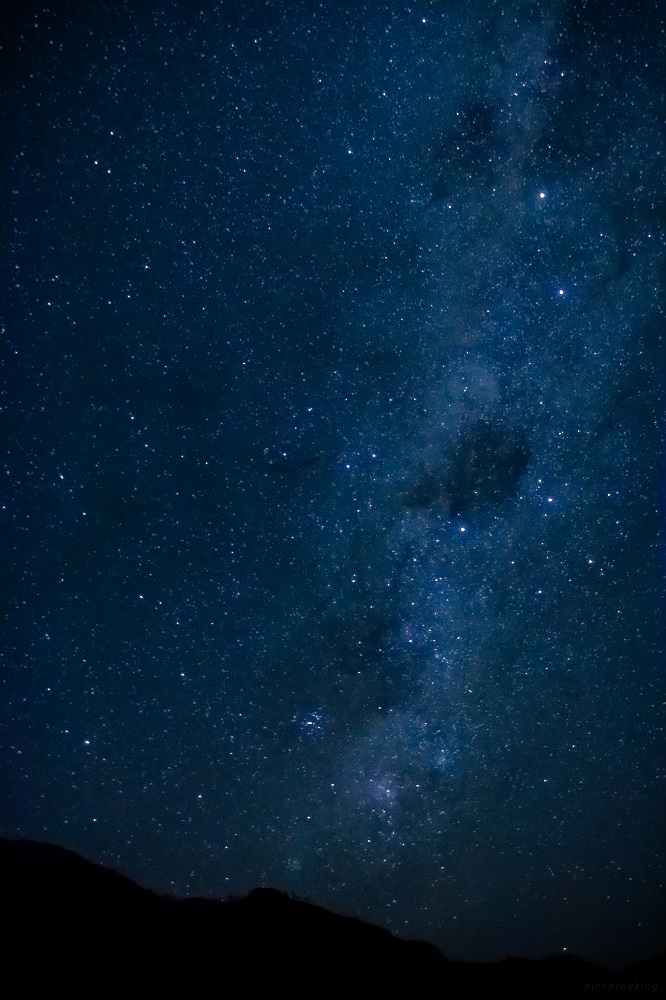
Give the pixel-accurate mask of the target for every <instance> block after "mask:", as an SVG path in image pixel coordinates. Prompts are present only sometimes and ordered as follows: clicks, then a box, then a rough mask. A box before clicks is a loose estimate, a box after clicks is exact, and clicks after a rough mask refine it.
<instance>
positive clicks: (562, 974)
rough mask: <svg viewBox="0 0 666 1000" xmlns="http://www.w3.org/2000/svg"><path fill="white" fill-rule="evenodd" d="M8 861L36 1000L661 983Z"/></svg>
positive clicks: (17, 941) (5, 872)
mask: <svg viewBox="0 0 666 1000" xmlns="http://www.w3.org/2000/svg"><path fill="white" fill-rule="evenodd" d="M0 859H1V868H2V871H1V875H2V901H3V907H4V920H3V925H4V927H5V932H4V935H3V937H4V941H3V943H4V946H5V947H4V950H3V951H4V962H3V965H4V970H3V971H4V980H5V983H10V982H13V983H15V984H18V983H20V984H21V991H22V992H25V993H26V994H28V995H30V994H31V993H33V992H34V990H35V988H40V987H41V988H45V989H47V988H48V989H49V990H52V989H53V988H57V987H61V988H66V989H68V990H70V991H71V990H72V989H76V990H83V989H86V990H89V991H94V994H99V992H100V990H101V991H103V992H105V993H106V992H108V991H109V990H111V989H114V990H115V989H123V990H128V991H130V992H131V993H133V994H134V993H135V992H136V990H139V989H141V990H147V991H150V993H149V994H148V995H152V996H155V995H159V994H158V993H157V992H156V991H161V990H164V991H165V992H166V993H167V995H172V994H173V995H175V993H176V992H180V991H183V993H184V995H189V996H196V995H200V994H201V995H203V993H204V992H207V991H208V990H212V989H220V990H230V989H231V990H233V991H234V992H233V993H232V994H231V995H244V994H243V993H241V992H240V991H244V992H245V991H247V995H249V996H254V995H259V994H258V993H257V992H256V991H258V990H263V989H267V990H268V989H270V990H279V991H280V992H281V993H283V994H284V995H285V996H289V997H299V996H303V997H305V996H315V995H325V996H326V995H336V994H338V993H339V994H340V995H343V996H344V993H343V992H342V991H347V993H348V994H350V995H351V996H356V995H360V992H361V991H363V992H364V993H365V992H366V991H368V992H367V993H366V995H369V996H376V995H379V992H378V991H379V990H384V991H386V993H387V994H388V995H389V996H408V995H415V994H414V991H415V990H426V989H427V990H428V995H433V996H441V997H446V996H458V995H460V996H462V995H466V996H467V995H469V994H470V991H483V992H482V993H480V995H486V996H487V995H489V993H488V991H495V990H498V989H501V990H507V991H510V992H512V993H513V994H514V995H516V994H517V993H519V994H521V995H523V994H524V995H528V994H529V995H533V996H539V997H544V996H553V997H555V996H557V997H562V996H564V995H566V992H567V991H571V990H575V991H576V992H577V991H578V990H584V991H595V992H596V990H595V985H594V984H596V983H600V984H601V983H607V984H608V983H613V984H614V989H622V986H621V984H622V983H626V984H627V986H628V984H629V983H631V984H632V992H633V991H634V990H635V989H636V984H640V986H639V988H640V992H648V993H650V992H653V991H654V990H655V988H656V989H658V988H659V986H660V985H661V984H662V982H663V979H662V973H663V968H664V961H665V956H664V955H661V956H657V957H655V958H653V959H650V960H648V961H646V962H642V963H640V964H639V965H636V966H633V967H632V968H630V969H626V970H622V971H621V972H618V971H613V972H609V971H607V970H604V969H602V968H600V967H599V966H596V965H593V964H592V963H590V962H586V961H584V960H583V959H580V958H575V957H573V956H560V957H557V958H548V959H543V960H541V961H532V960H527V959H505V960H504V961H503V962H496V963H490V964H484V965H477V964H474V963H469V962H451V961H449V960H448V959H446V958H445V957H444V956H443V955H442V954H441V953H440V952H439V951H438V949H437V948H435V947H434V945H431V944H427V943H425V942H422V941H403V940H400V939H399V938H396V937H394V936H393V935H392V934H391V933H389V931H387V930H383V929H381V928H379V927H376V926H374V925H373V924H368V923H365V922H363V921H362V920H357V919H355V918H351V917H342V916H339V915H337V914H335V913H331V912H329V911H328V910H325V909H323V908H321V907H319V906H315V905H313V904H311V903H308V902H305V901H303V900H298V899H293V898H291V897H290V896H288V895H287V894H286V893H283V892H278V891H277V890H275V889H255V890H253V891H252V892H251V893H249V895H247V896H246V897H245V898H244V899H230V900H227V901H226V902H218V901H214V900H207V899H186V900H176V899H170V898H168V897H165V896H160V895H157V894H156V893H153V892H151V891H149V890H147V889H142V888H141V887H140V886H138V885H136V884H135V883H134V882H132V881H131V880H130V879H128V878H125V876H123V875H119V874H118V873H117V872H114V871H111V870H109V869H107V868H103V867H101V866H100V865H96V864H92V863H91V862H89V861H86V860H84V859H83V858H81V857H79V855H77V854H74V853H73V852H71V851H67V850H64V849H63V848H61V847H56V846H54V845H51V844H40V843H35V842H33V841H28V840H0ZM586 984H588V985H587V986H586ZM627 986H625V990H626V988H627ZM601 988H602V987H601V986H599V987H597V990H598V989H601ZM606 989H607V990H608V986H607V987H606Z"/></svg>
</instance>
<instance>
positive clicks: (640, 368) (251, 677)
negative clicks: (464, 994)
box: [1, 0, 665, 963]
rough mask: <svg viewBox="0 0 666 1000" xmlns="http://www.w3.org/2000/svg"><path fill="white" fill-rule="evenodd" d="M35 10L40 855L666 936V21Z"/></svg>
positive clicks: (18, 821) (532, 948) (23, 811)
mask: <svg viewBox="0 0 666 1000" xmlns="http://www.w3.org/2000/svg"><path fill="white" fill-rule="evenodd" d="M12 11H13V15H12V17H10V18H8V19H7V23H6V26H5V27H4V29H3V31H4V36H3V47H4V48H5V50H6V52H8V54H9V58H8V60H7V64H6V68H5V69H4V71H3V73H4V76H3V80H4V86H5V91H6V94H7V95H8V96H7V100H6V106H5V108H4V110H3V112H2V115H3V126H4V134H5V136H6V137H7V138H6V142H5V149H4V153H3V157H2V163H3V177H4V180H5V183H4V185H3V188H4V191H5V194H4V196H3V216H4V220H5V231H6V233H7V236H6V239H5V253H4V255H3V260H2V265H1V266H2V269H3V276H4V287H5V289H6V295H5V302H4V307H3V321H2V328H3V339H4V345H5V365H4V370H5V373H6V380H5V397H4V398H5V403H4V413H5V425H6V438H7V441H8V451H7V462H6V467H7V475H6V477H5V478H6V482H5V498H6V499H5V501H4V503H3V506H4V511H3V532H4V551H5V553H6V554H7V558H6V563H7V565H8V568H9V572H8V573H6V574H5V580H4V586H3V589H4V597H5V607H6V608H7V609H8V626H7V631H6V637H7V638H6V650H7V654H8V655H7V666H6V668H5V673H4V689H3V690H4V695H3V700H2V709H3V715H2V721H3V726H2V733H3V735H2V743H1V747H2V771H3V775H4V777H3V792H4V806H3V817H4V819H3V831H4V833H6V834H9V835H12V836H16V835H21V836H28V837H34V838H37V839H42V840H51V841H54V842H57V843H60V844H62V845H63V846H65V847H68V848H72V849H74V850H78V851H80V852H82V853H83V854H85V855H86V856H87V857H90V858H92V859H94V860H97V861H100V862H103V863H106V864H110V865H113V866H114V867H117V868H119V869H120V870H122V871H124V872H125V873H127V874H129V875H131V876H132V877H133V878H135V879H137V880H138V881H140V882H142V883H143V884H145V885H149V886H151V887H153V888H155V889H158V890H161V891H169V892H175V893H178V894H203V895H213V896H225V895H226V894H228V893H242V892H245V891H247V890H249V889H250V888H252V887H253V886H255V885H257V884H270V885H274V886H276V887H278V888H282V889H285V890H288V891H290V892H295V893H296V894H298V895H300V896H307V897H308V898H310V899H312V900H313V901H315V902H317V903H321V904H322V905H325V906H329V907H332V908H334V909H336V910H338V911H340V912H344V913H349V914H354V915H358V916H362V917H364V918H365V919H369V920H372V921H375V922H377V923H380V924H382V925H383V926H388V927H390V928H391V929H392V930H394V931H395V932H397V933H400V934H405V935H408V936H418V937H422V938H425V939H428V940H430V941H433V942H434V943H436V944H437V945H438V946H439V947H441V948H442V950H443V951H444V952H445V953H446V954H447V955H449V956H451V957H454V958H470V959H490V958H497V957H502V956H503V955H506V954H519V955H526V956H539V955H543V954H548V953H558V952H560V951H562V949H564V948H566V949H567V950H568V951H570V952H576V953H578V954H582V955H584V956H586V957H588V958H592V959H596V960H599V961H603V962H611V963H623V962H624V963H628V962H629V961H633V960H637V959H639V958H643V957H645V956H647V955H649V954H651V953H653V952H655V951H657V950H658V949H659V948H661V947H662V946H663V927H662V924H661V920H660V915H661V913H662V912H663V887H662V883H661V879H662V874H663V860H664V857H663V844H664V842H665V840H664V832H665V831H664V825H663V816H664V804H665V803H664V780H663V779H664V772H663V760H664V756H663V751H664V745H663V702H664V689H663V671H662V667H663V631H662V624H661V621H662V618H663V614H662V612H663V562H660V550H659V545H658V538H659V512H660V508H661V509H662V510H663V485H662V493H661V495H660V491H659V456H660V454H662V452H663V441H662V436H661V435H660V419H662V422H663V418H662V414H663V372H664V356H663V338H662V331H663V299H664V255H663V252H664V200H663V161H664V155H665V148H664V133H663V122H662V120H661V118H660V113H659V108H660V98H661V95H662V92H663V79H662V72H661V68H662V66H663V55H664V52H663V33H664V16H663V11H662V10H661V9H660V4H659V3H657V2H654V3H652V2H647V0H646V2H643V3H638V4H636V3H634V4H632V5H631V7H630V6H629V5H627V4H622V3H613V2H610V3H609V2H606V3H603V4H601V3H598V2H593V0H589V2H577V3H573V2H572V3H567V2H554V3H552V4H550V5H548V8H547V9H545V10H543V9H539V10H536V9H534V7H533V5H530V4H524V3H520V2H515V0H512V2H509V3H506V4H504V5H500V4H498V3H493V2H489V3H486V4H480V5H477V4H469V3H464V4H463V3H437V2H428V3H421V4H417V5H416V6H413V7H411V8H409V9H408V8H405V7H404V6H403V5H400V4H383V3H382V4H379V5H376V4H373V5H360V6H358V5H357V6H355V7H353V8H350V9H349V10H344V9H343V8H342V7H341V6H340V5H339V4H337V3H336V4H333V3H323V4H311V3H307V2H305V0H302V2H296V0H294V2H288V3H286V4H285V3H280V4H274V3H272V2H269V0H265V2H259V0H254V2H247V3H243V4H240V3H239V4H236V3H231V4H223V5H220V4H210V3H202V4H200V5H199V8H198V9H197V10H196V11H195V10H194V9H192V8H191V7H190V6H189V5H185V4H179V3H175V2H171V3H167V2H163V3H160V4H157V5H156V6H155V8H154V10H153V11H152V12H151V11H148V10H147V8H146V6H145V5H141V4H133V3H131V2H130V3H129V4H125V5H123V6H122V9H120V8H118V7H117V5H115V4H110V3H106V2H100V3H98V4H96V5H93V7H92V8H91V10H90V11H87V12H86V11H82V10H81V8H80V5H76V4H73V3H72V4H69V3H64V4H58V5H53V4H49V3H48V2H46V3H45V4H43V5H40V6H34V7H33V5H31V4H28V5H26V4H18V3H16V4H13V5H12Z"/></svg>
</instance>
